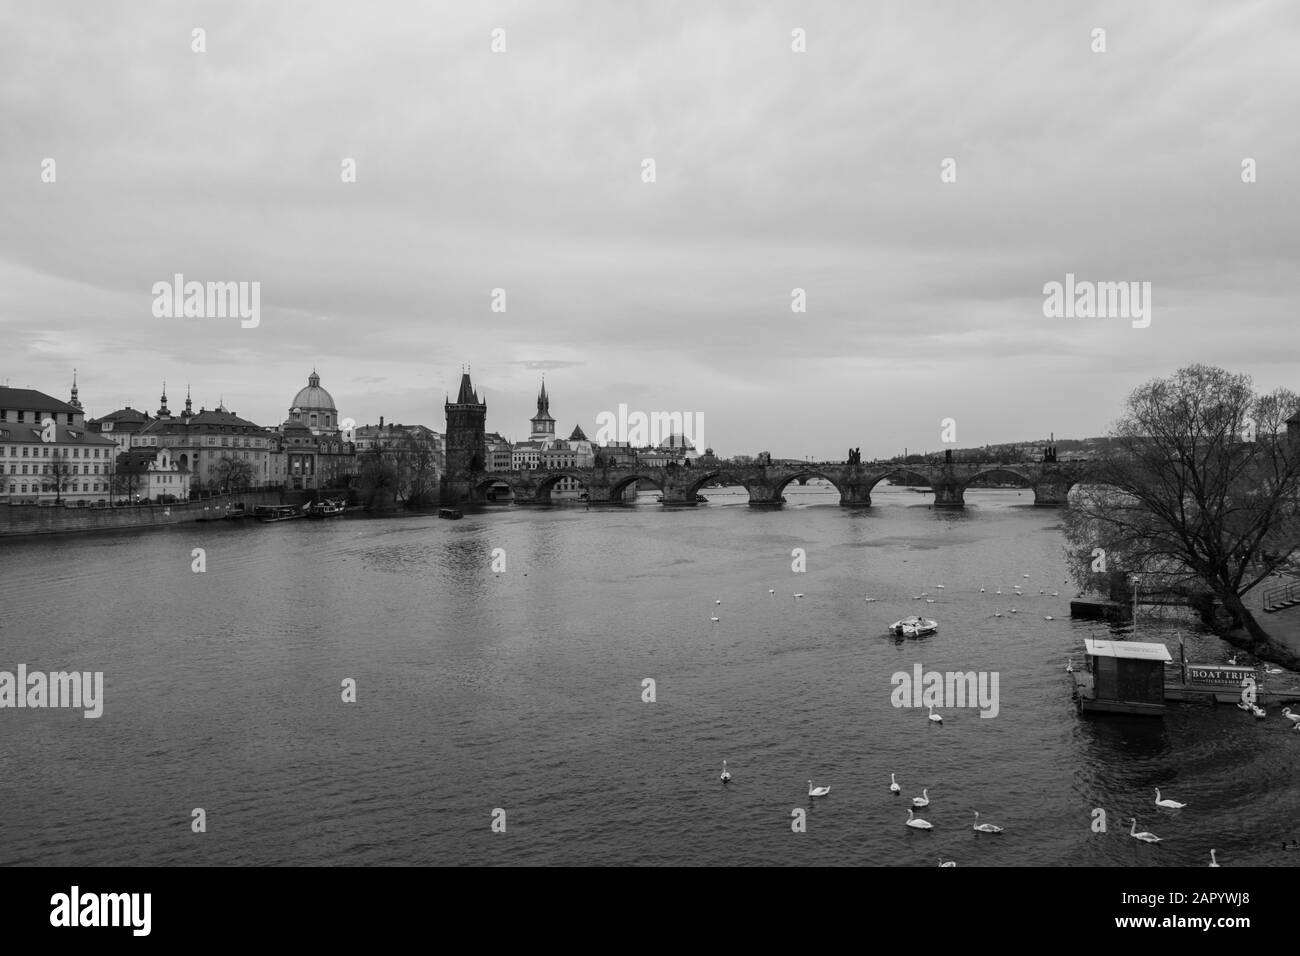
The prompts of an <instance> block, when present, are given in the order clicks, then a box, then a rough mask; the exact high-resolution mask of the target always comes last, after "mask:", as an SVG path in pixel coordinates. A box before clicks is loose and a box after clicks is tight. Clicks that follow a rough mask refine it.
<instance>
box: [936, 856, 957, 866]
mask: <svg viewBox="0 0 1300 956" xmlns="http://www.w3.org/2000/svg"><path fill="white" fill-rule="evenodd" d="M956 865H957V861H956V860H949V861H948V862H947V863H945V862H943V857H939V866H941V867H945V866H956Z"/></svg>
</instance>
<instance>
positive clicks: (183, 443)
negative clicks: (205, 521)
mask: <svg viewBox="0 0 1300 956" xmlns="http://www.w3.org/2000/svg"><path fill="white" fill-rule="evenodd" d="M114 430H116V426H115V427H114ZM164 448H165V449H168V450H169V451H170V452H171V455H170V458H169V460H170V461H174V462H176V464H177V465H178V466H179V467H180V468H181V469H183V470H184V471H185V472H187V473H188V474H189V475H190V482H191V487H193V488H197V489H199V490H203V491H208V490H221V489H222V488H223V487H224V485H225V483H226V478H227V475H228V474H229V471H230V467H231V466H230V465H229V464H223V459H228V460H230V461H242V462H247V463H248V468H249V473H248V482H249V484H250V485H270V484H275V483H277V482H276V481H275V480H274V478H273V475H272V467H271V452H272V442H271V432H269V431H268V430H267V429H265V428H262V427H261V426H260V425H257V424H256V423H254V422H250V421H249V420H248V419H246V418H240V417H239V416H238V415H236V414H235V413H234V412H232V411H230V410H229V409H227V408H226V406H225V405H224V404H223V405H219V406H217V408H215V409H207V408H200V409H199V410H198V411H197V412H195V411H194V408H193V405H192V403H191V401H190V398H189V396H188V395H187V396H186V398H185V409H184V411H182V412H181V414H179V415H175V416H173V415H172V413H171V410H170V409H169V408H168V407H167V390H166V389H165V388H164V389H163V394H162V399H161V404H160V405H159V407H158V411H157V413H156V414H155V416H154V419H153V420H152V421H150V422H149V423H148V424H147V425H146V426H145V427H143V428H141V429H140V430H139V431H138V432H136V433H135V434H133V435H132V436H131V450H132V451H137V450H141V451H143V450H154V451H157V450H159V449H164Z"/></svg>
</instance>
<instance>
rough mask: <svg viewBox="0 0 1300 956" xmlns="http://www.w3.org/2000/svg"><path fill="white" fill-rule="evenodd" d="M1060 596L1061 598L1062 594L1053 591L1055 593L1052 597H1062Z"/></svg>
mask: <svg viewBox="0 0 1300 956" xmlns="http://www.w3.org/2000/svg"><path fill="white" fill-rule="evenodd" d="M1060 596H1061V592H1060V591H1053V592H1052V597H1060Z"/></svg>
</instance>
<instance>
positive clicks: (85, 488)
mask: <svg viewBox="0 0 1300 956" xmlns="http://www.w3.org/2000/svg"><path fill="white" fill-rule="evenodd" d="M81 490H82V491H89V490H90V482H88V481H83V482H82V483H81Z"/></svg>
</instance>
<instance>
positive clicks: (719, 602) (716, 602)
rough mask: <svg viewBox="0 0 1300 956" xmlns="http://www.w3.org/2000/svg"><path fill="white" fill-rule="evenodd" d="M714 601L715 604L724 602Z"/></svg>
mask: <svg viewBox="0 0 1300 956" xmlns="http://www.w3.org/2000/svg"><path fill="white" fill-rule="evenodd" d="M713 603H714V604H721V603H722V602H721V601H714V602H713Z"/></svg>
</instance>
